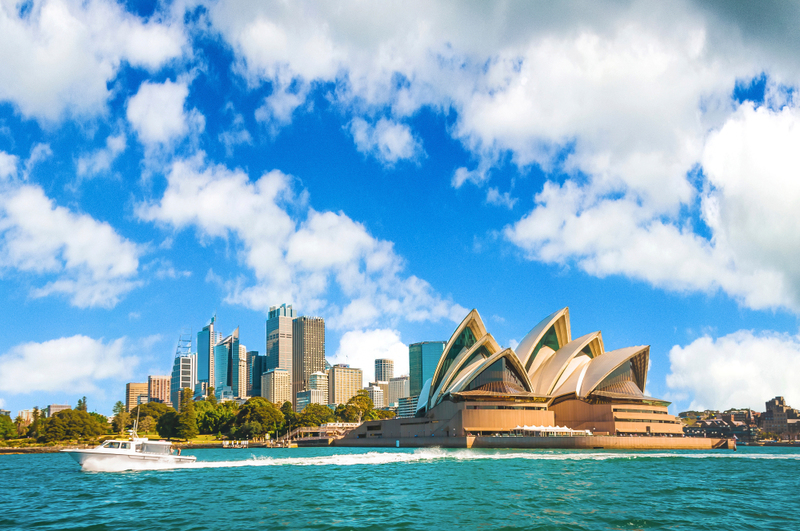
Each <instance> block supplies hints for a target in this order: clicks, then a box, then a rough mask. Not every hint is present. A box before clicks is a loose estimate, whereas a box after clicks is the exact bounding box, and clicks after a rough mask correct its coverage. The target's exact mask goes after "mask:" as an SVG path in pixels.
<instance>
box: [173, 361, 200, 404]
mask: <svg viewBox="0 0 800 531" xmlns="http://www.w3.org/2000/svg"><path fill="white" fill-rule="evenodd" d="M196 386H197V354H189V355H188V356H176V357H175V360H174V361H173V362H172V378H170V393H169V396H170V402H172V407H174V408H175V409H178V410H179V409H180V401H181V390H182V389H184V388H186V387H188V388H189V389H191V390H192V393H193V394H196V390H195V387H196Z"/></svg>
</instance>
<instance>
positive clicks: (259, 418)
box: [233, 396, 284, 438]
mask: <svg viewBox="0 0 800 531" xmlns="http://www.w3.org/2000/svg"><path fill="white" fill-rule="evenodd" d="M283 421H284V415H283V412H282V411H281V410H280V409H278V408H277V407H275V404H273V403H272V402H270V401H268V400H266V399H264V398H261V397H260V396H254V397H253V398H251V399H250V400H248V401H247V402H245V403H244V405H242V407H240V408H239V411H238V412H237V413H236V418H235V420H234V430H233V431H234V432H235V433H236V436H237V437H245V438H249V437H254V436H261V435H263V434H264V433H266V432H267V431H274V430H277V429H279V428H280V427H281V426H282V425H283ZM256 425H257V426H256ZM256 429H258V432H257V433H255V434H253V430H256Z"/></svg>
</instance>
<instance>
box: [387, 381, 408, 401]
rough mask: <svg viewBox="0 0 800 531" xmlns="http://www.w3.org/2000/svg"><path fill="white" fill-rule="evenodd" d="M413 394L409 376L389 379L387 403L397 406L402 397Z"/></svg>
mask: <svg viewBox="0 0 800 531" xmlns="http://www.w3.org/2000/svg"><path fill="white" fill-rule="evenodd" d="M410 394H411V389H410V387H409V380H408V376H398V377H397V378H392V379H391V380H389V385H388V392H387V393H386V395H385V396H386V403H387V405H389V406H397V405H399V404H400V399H401V398H403V397H406V396H409V395H410Z"/></svg>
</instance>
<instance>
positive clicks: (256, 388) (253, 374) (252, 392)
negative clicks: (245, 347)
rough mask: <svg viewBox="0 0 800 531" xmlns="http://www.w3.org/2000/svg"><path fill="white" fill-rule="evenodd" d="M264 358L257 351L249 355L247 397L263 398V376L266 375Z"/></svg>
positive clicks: (252, 351) (250, 352)
mask: <svg viewBox="0 0 800 531" xmlns="http://www.w3.org/2000/svg"><path fill="white" fill-rule="evenodd" d="M263 362H264V356H259V355H258V351H257V350H251V351H249V352H248V353H247V396H261V375H262V374H263V373H264V366H263Z"/></svg>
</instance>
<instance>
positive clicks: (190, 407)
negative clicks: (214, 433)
mask: <svg viewBox="0 0 800 531" xmlns="http://www.w3.org/2000/svg"><path fill="white" fill-rule="evenodd" d="M197 434H198V431H197V414H196V413H195V411H194V400H192V390H191V389H189V388H188V387H185V388H184V389H183V390H181V410H180V413H178V417H177V420H176V424H175V435H176V436H177V437H180V438H181V439H186V440H189V439H191V438H193V437H197Z"/></svg>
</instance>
